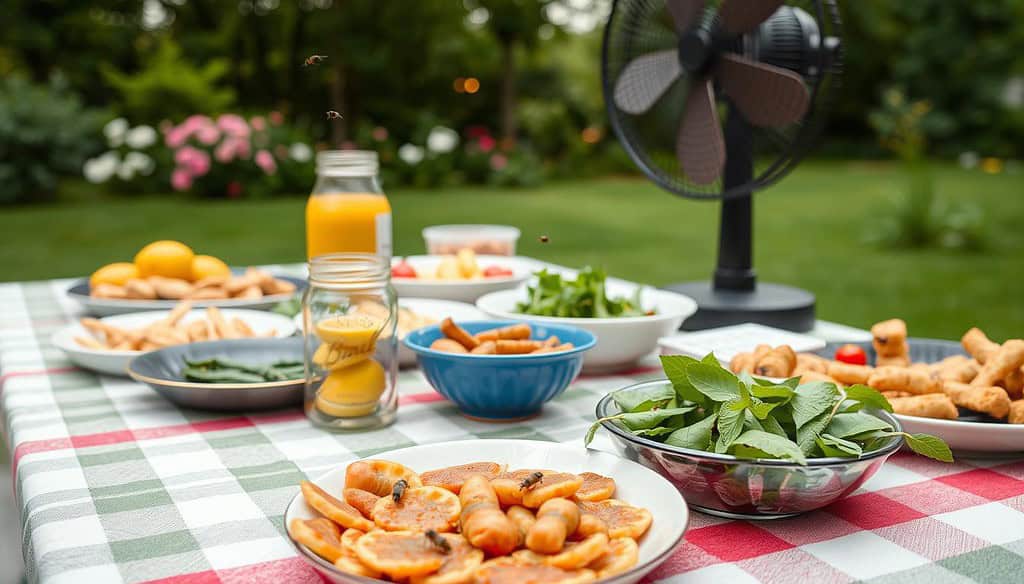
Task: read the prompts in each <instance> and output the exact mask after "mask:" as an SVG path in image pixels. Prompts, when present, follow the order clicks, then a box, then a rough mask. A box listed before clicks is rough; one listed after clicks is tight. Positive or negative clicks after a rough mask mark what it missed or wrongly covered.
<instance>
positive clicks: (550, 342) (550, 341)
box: [540, 335, 572, 348]
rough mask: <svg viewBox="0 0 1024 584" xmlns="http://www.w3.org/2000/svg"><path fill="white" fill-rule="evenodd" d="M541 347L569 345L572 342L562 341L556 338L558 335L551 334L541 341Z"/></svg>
mask: <svg viewBox="0 0 1024 584" xmlns="http://www.w3.org/2000/svg"><path fill="white" fill-rule="evenodd" d="M540 344H541V347H542V348H548V347H558V346H560V345H562V344H567V345H571V344H572V343H562V339H560V338H558V335H551V336H550V337H548V338H546V339H544V340H543V341H541V343H540Z"/></svg>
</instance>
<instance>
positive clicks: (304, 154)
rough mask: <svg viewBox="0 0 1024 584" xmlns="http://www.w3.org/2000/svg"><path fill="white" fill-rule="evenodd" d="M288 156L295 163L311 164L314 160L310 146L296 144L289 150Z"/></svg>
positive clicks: (300, 143)
mask: <svg viewBox="0 0 1024 584" xmlns="http://www.w3.org/2000/svg"><path fill="white" fill-rule="evenodd" d="M288 156H291V158H292V160H294V161H295V162H309V161H310V160H312V158H313V149H312V148H310V147H309V145H308V144H304V143H302V142H296V143H294V144H292V145H291V147H290V148H288Z"/></svg>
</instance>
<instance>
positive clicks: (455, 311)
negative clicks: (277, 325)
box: [294, 298, 486, 367]
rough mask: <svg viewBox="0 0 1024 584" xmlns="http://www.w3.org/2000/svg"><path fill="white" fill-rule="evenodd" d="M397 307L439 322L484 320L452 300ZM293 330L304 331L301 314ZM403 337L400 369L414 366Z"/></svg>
mask: <svg viewBox="0 0 1024 584" xmlns="http://www.w3.org/2000/svg"><path fill="white" fill-rule="evenodd" d="M398 306H400V307H402V308H405V309H406V310H411V311H413V312H415V313H416V314H419V315H421V316H429V317H430V318H432V319H434V320H436V321H437V322H441V321H442V320H444V319H445V318H447V317H449V316H450V317H452V320H454V321H456V322H458V321H462V320H483V319H484V318H486V315H484V313H483V312H481V311H480V310H478V309H477V308H476V307H475V306H473V305H472V304H466V303H465V302H455V301H452V300H435V299H433V298H399V299H398ZM294 321H295V328H297V329H298V330H304V329H305V327H304V326H303V324H302V313H301V312H300V313H299V314H296V315H295V319H294ZM403 338H405V337H404V336H401V337H399V339H398V341H399V342H398V364H399V366H401V367H412V366H414V365H416V353H413V352H412V349H410V348H409V347H406V346H405V343H403V342H402V339H403Z"/></svg>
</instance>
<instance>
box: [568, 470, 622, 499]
mask: <svg viewBox="0 0 1024 584" xmlns="http://www.w3.org/2000/svg"><path fill="white" fill-rule="evenodd" d="M579 477H580V478H581V479H583V484H581V485H580V488H579V489H578V490H577V491H576V494H575V495H574V496H575V497H576V500H577V501H603V500H605V499H610V498H612V496H613V495H615V480H614V479H611V478H609V477H606V476H602V475H599V474H597V473H592V472H581V473H580V474H579Z"/></svg>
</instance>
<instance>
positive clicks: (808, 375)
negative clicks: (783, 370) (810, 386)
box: [793, 371, 845, 387]
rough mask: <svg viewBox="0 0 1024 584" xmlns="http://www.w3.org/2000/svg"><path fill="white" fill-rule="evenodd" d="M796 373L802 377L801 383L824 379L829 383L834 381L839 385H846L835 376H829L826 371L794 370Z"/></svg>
mask: <svg viewBox="0 0 1024 584" xmlns="http://www.w3.org/2000/svg"><path fill="white" fill-rule="evenodd" d="M793 374H794V375H798V376H799V377H800V383H810V382H812V381H824V382H827V383H834V384H836V385H838V386H839V387H845V384H843V383H840V382H839V381H837V380H836V379H835V378H833V377H829V376H828V375H826V374H824V373H818V372H817V371H804V372H802V373H797V372H795V371H794V372H793Z"/></svg>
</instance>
